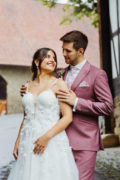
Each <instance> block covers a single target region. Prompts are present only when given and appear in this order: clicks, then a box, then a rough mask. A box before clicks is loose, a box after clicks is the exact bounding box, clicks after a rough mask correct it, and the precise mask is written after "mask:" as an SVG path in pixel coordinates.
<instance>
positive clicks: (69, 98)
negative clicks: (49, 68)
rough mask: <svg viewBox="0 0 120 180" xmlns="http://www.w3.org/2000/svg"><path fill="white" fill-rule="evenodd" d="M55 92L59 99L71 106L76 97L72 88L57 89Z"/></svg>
mask: <svg viewBox="0 0 120 180" xmlns="http://www.w3.org/2000/svg"><path fill="white" fill-rule="evenodd" d="M56 94H57V98H58V99H59V101H61V102H65V103H67V104H69V105H71V106H74V104H75V100H76V98H77V97H76V94H75V93H74V92H73V91H72V90H69V92H67V91H64V90H61V89H59V91H57V92H56Z"/></svg>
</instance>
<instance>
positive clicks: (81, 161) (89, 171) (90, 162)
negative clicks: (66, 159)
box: [73, 150, 97, 180]
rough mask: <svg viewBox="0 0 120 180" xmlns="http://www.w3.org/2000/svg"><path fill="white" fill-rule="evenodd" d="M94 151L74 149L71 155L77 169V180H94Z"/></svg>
mask: <svg viewBox="0 0 120 180" xmlns="http://www.w3.org/2000/svg"><path fill="white" fill-rule="evenodd" d="M96 154H97V152H96V151H83V150H82V151H81V150H78V151H75V150H73V155H74V158H75V162H76V164H77V167H78V171H79V180H94V169H95V163H96Z"/></svg>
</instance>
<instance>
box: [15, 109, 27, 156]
mask: <svg viewBox="0 0 120 180" xmlns="http://www.w3.org/2000/svg"><path fill="white" fill-rule="evenodd" d="M24 118H25V112H24V117H23V121H22V123H21V125H20V129H19V132H18V136H17V139H16V142H15V145H14V150H13V156H14V158H15V159H16V160H17V158H18V146H19V140H20V133H21V130H22V127H23V123H24Z"/></svg>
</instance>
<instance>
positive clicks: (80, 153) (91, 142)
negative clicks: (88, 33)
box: [64, 62, 113, 180]
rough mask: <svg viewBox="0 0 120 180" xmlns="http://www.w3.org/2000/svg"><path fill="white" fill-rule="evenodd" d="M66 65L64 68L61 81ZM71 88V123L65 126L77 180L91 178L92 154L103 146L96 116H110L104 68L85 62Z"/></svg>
mask: <svg viewBox="0 0 120 180" xmlns="http://www.w3.org/2000/svg"><path fill="white" fill-rule="evenodd" d="M68 70H69V67H68V68H66V71H65V74H64V80H65V78H66V75H67V72H68ZM71 89H72V90H73V91H74V92H75V94H76V96H77V97H78V99H79V100H78V103H77V106H76V111H75V112H73V122H72V124H71V125H70V126H69V127H68V128H67V129H66V132H67V135H68V137H69V141H70V145H71V147H72V149H73V154H74V158H75V161H76V164H77V167H78V170H79V180H93V179H94V167H95V162H96V153H97V151H98V150H100V149H101V150H102V149H103V145H102V141H101V136H100V131H99V127H98V116H99V115H110V114H111V113H112V111H113V100H112V96H111V92H110V88H109V85H108V79H107V75H106V73H105V71H103V70H101V69H98V68H96V67H94V66H93V65H91V64H90V63H89V62H86V63H85V65H84V66H83V68H82V69H81V71H80V72H79V74H78V75H77V77H76V79H75V80H74V82H73V84H72V86H71Z"/></svg>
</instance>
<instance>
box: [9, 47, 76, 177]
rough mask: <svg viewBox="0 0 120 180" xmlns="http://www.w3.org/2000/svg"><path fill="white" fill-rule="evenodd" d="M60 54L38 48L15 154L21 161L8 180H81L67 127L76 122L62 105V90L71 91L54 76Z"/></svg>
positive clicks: (15, 166) (69, 111) (68, 109)
mask: <svg viewBox="0 0 120 180" xmlns="http://www.w3.org/2000/svg"><path fill="white" fill-rule="evenodd" d="M56 65H57V57H56V53H55V52H54V51H53V50H52V49H49V48H41V49H38V50H37V51H36V52H35V54H34V56H33V61H32V72H33V80H32V81H31V82H29V83H27V84H26V86H27V92H26V94H25V95H24V96H23V98H22V104H23V108H24V118H23V121H22V123H21V126H20V130H19V133H18V137H17V140H16V143H15V147H14V152H13V155H14V157H15V159H16V160H17V161H16V163H15V165H14V167H13V169H12V170H11V172H10V175H9V177H8V180H78V179H79V178H78V170H77V167H76V164H75V161H74V157H73V155H72V150H71V147H70V145H69V141H68V138H67V135H66V133H65V128H66V127H67V126H68V125H69V124H70V123H71V122H72V109H71V107H70V106H69V105H68V104H65V103H63V102H58V99H57V98H56V92H57V91H58V89H63V90H65V91H68V88H67V85H66V84H65V82H64V81H63V80H62V79H56V78H55V77H54V76H53V75H52V73H53V72H54V71H55V69H56ZM60 113H61V114H62V117H61V116H60Z"/></svg>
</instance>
